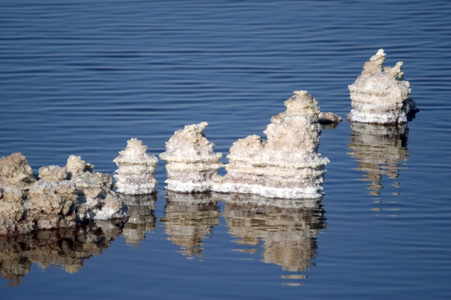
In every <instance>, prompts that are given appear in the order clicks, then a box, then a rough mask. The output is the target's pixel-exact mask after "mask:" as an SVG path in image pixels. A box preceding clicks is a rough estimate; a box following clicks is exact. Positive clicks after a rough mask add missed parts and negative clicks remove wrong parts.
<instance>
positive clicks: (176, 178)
mask: <svg viewBox="0 0 451 300" xmlns="http://www.w3.org/2000/svg"><path fill="white" fill-rule="evenodd" d="M207 125H208V123H207V122H202V123H199V124H193V125H186V126H185V128H184V129H180V130H177V131H176V132H174V135H173V136H172V137H171V138H170V139H169V140H168V141H167V142H166V152H164V153H161V154H160V158H161V159H162V160H164V161H165V162H166V173H167V179H166V181H165V183H166V189H167V190H169V191H174V192H206V191H211V189H212V184H213V178H214V177H216V176H217V172H218V169H219V168H220V167H221V166H222V164H221V162H220V158H221V156H222V154H221V153H216V152H214V147H215V145H214V144H213V143H211V142H209V141H208V140H207V138H206V137H205V135H204V133H203V131H204V129H205V127H206V126H207Z"/></svg>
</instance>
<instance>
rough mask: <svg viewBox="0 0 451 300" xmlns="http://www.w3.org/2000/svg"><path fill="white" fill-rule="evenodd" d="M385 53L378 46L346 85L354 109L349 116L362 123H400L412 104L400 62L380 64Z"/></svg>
mask: <svg viewBox="0 0 451 300" xmlns="http://www.w3.org/2000/svg"><path fill="white" fill-rule="evenodd" d="M385 57H386V54H385V52H384V50H383V49H379V51H377V53H376V54H375V55H373V56H372V57H371V58H370V59H369V61H367V62H366V63H365V64H364V66H363V70H362V73H361V74H360V76H359V77H358V78H357V79H356V81H355V82H354V83H353V84H351V85H349V86H348V87H349V91H350V98H351V105H352V107H353V109H352V110H351V112H350V114H349V115H348V120H349V121H352V122H361V123H376V124H402V123H406V122H407V114H408V113H409V111H410V109H412V108H413V107H414V106H415V105H414V102H413V101H412V100H411V99H410V93H411V89H410V83H409V82H408V81H407V80H405V79H404V78H403V75H404V73H403V72H402V70H401V67H402V65H403V62H398V63H396V65H395V66H394V67H383V65H384V62H385Z"/></svg>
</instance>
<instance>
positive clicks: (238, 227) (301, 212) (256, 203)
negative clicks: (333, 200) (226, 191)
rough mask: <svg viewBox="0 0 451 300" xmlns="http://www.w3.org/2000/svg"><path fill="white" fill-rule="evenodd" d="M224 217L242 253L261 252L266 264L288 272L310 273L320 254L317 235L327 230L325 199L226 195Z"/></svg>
mask: <svg viewBox="0 0 451 300" xmlns="http://www.w3.org/2000/svg"><path fill="white" fill-rule="evenodd" d="M222 199H223V200H224V201H225V203H226V204H225V208H224V216H225V219H226V221H227V226H228V227H229V233H230V234H231V235H232V236H234V237H235V238H236V239H235V240H234V241H235V242H236V243H237V244H240V245H246V246H252V247H251V248H249V247H244V248H242V249H240V250H239V251H243V252H248V253H258V252H259V247H260V243H261V242H262V245H261V247H262V248H263V262H265V263H270V264H276V265H279V266H281V267H282V268H283V270H285V271H291V272H300V271H308V270H309V268H310V266H311V265H312V262H311V260H312V259H314V258H315V254H316V251H317V242H316V236H317V235H318V232H319V231H320V230H322V229H325V228H326V223H325V217H324V210H323V208H322V199H315V200H305V201H296V200H279V201H277V200H276V201H274V200H268V199H262V198H257V197H249V196H236V195H235V196H234V195H228V196H223V197H222Z"/></svg>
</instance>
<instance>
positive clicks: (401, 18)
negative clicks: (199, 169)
mask: <svg viewBox="0 0 451 300" xmlns="http://www.w3.org/2000/svg"><path fill="white" fill-rule="evenodd" d="M450 16H451V2H450V1H446V0H443V1H434V0H431V1H199V0H196V1H98V2H95V3H94V2H93V1H83V0H81V1H50V0H49V1H16V0H14V1H12V0H3V1H1V2H0V104H1V108H0V157H3V156H7V155H9V154H11V153H13V152H21V153H23V154H24V155H25V156H26V157H27V159H28V162H29V164H30V166H32V168H33V170H34V172H35V173H37V172H38V169H39V167H41V166H47V165H59V166H64V165H65V164H66V160H67V158H68V157H69V155H71V154H74V155H79V156H81V157H82V158H83V159H84V160H85V161H87V162H89V163H92V164H94V165H95V167H96V171H99V172H105V173H109V174H113V172H114V171H115V169H116V165H115V164H114V163H113V162H112V160H113V159H114V158H115V157H116V156H117V155H118V151H120V150H122V149H124V148H125V146H126V142H127V140H128V139H130V138H132V137H136V138H138V139H141V140H142V141H143V143H144V144H145V145H147V146H148V147H149V150H148V152H149V153H151V154H154V155H158V154H159V153H161V152H164V151H165V142H166V141H167V140H168V139H169V138H170V137H171V135H172V134H173V132H174V131H176V130H178V129H180V128H183V126H184V125H187V124H194V123H200V122H202V121H206V122H208V123H209V126H208V127H207V129H206V131H205V133H206V136H207V138H208V139H209V140H210V141H211V142H213V143H215V144H216V151H217V152H222V153H223V154H224V157H223V162H224V163H226V162H227V159H226V158H225V155H226V154H227V153H228V150H229V148H230V146H231V145H232V143H233V142H234V141H236V140H237V139H239V138H243V137H246V136H248V135H251V134H258V135H260V136H262V137H264V134H263V133H262V131H263V130H264V129H265V128H266V125H267V124H269V119H270V117H271V116H272V115H276V114H278V113H280V112H282V111H284V110H285V107H284V105H283V101H285V100H286V99H288V98H289V97H291V95H292V91H294V90H308V92H309V93H310V94H312V95H313V96H314V97H315V98H316V99H317V100H318V101H319V105H320V107H321V110H323V111H333V112H335V113H337V114H339V115H341V116H342V117H343V118H344V119H345V117H346V115H347V114H348V113H349V111H350V110H351V101H350V99H349V91H348V85H349V84H352V83H353V82H354V80H355V79H356V78H357V76H358V75H359V74H360V72H361V70H362V66H363V64H364V62H365V61H367V60H368V59H369V57H371V56H372V55H373V54H375V53H376V52H377V50H378V49H379V48H383V49H384V50H385V52H386V53H387V59H386V65H387V66H393V65H394V64H395V63H396V62H397V61H404V66H403V71H404V72H405V76H404V77H405V79H406V80H408V81H410V84H411V87H412V94H411V96H412V98H413V100H414V101H416V103H417V106H418V107H419V108H420V112H419V113H418V114H417V115H416V118H415V119H414V120H413V121H411V122H409V123H408V124H407V126H406V127H405V128H400V129H398V128H390V127H380V126H371V125H352V124H351V123H349V122H347V121H346V120H344V121H343V122H341V123H340V124H339V125H338V126H337V127H336V128H335V129H324V130H323V131H322V135H321V144H320V148H319V152H320V153H321V154H322V155H323V156H324V157H328V158H329V159H330V161H331V163H330V164H328V165H327V174H326V175H325V182H324V185H323V186H324V191H325V195H324V197H323V198H322V199H321V200H320V201H319V202H318V203H314V205H313V206H312V205H310V206H307V205H303V203H302V202H295V201H292V202H291V203H290V202H286V203H285V202H284V203H283V205H282V204H281V203H273V202H265V201H262V200H258V199H257V200H255V199H254V200H251V199H248V198H246V197H241V199H229V198H230V197H227V196H219V197H217V196H215V195H203V196H195V195H193V196H189V195H185V196H183V195H177V194H172V193H166V192H165V189H164V180H165V178H166V173H165V170H164V163H163V162H162V161H161V160H160V162H159V165H158V168H157V172H156V179H157V180H158V193H157V194H156V195H153V196H152V195H150V196H144V197H139V198H136V199H133V198H131V197H124V201H125V202H127V203H128V204H129V207H130V212H131V217H130V220H129V221H128V223H126V224H120V223H119V224H117V223H114V222H106V223H98V224H91V225H89V226H88V227H83V228H79V229H78V230H77V231H75V230H72V231H69V232H67V231H66V232H65V231H48V232H38V233H35V234H33V235H30V236H27V237H22V238H21V239H12V238H7V237H2V238H0V245H1V249H0V277H1V279H0V295H1V298H2V299H30V298H32V299H47V300H48V299H62V298H64V299H82V298H86V299H148V298H156V299H181V298H183V299H301V298H302V299H335V298H342V299H345V298H346V299H445V298H449V297H450V295H451V285H450V280H451V238H450V236H451V196H450V195H451V184H450V183H451V158H450V157H451V118H450V115H451V104H450V100H451V84H450V83H451V17H450Z"/></svg>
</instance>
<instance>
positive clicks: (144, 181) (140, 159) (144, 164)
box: [113, 138, 158, 195]
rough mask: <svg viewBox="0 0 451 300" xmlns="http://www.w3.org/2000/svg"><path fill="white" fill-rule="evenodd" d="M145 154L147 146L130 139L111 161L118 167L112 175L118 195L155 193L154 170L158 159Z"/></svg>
mask: <svg viewBox="0 0 451 300" xmlns="http://www.w3.org/2000/svg"><path fill="white" fill-rule="evenodd" d="M146 152H147V146H144V145H143V144H142V141H140V140H138V139H136V138H132V139H130V140H128V141H127V147H126V148H125V150H122V151H120V152H119V156H118V157H116V158H115V159H114V160H113V161H114V162H115V163H116V165H117V167H118V170H116V174H115V175H114V178H115V179H116V181H117V182H116V185H117V192H118V193H123V194H129V195H144V194H151V193H154V192H156V190H157V181H156V180H155V169H156V167H157V164H158V158H157V157H156V156H154V155H150V154H147V153H146Z"/></svg>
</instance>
